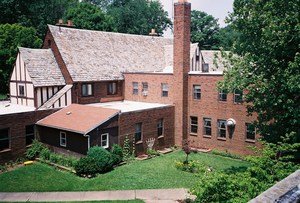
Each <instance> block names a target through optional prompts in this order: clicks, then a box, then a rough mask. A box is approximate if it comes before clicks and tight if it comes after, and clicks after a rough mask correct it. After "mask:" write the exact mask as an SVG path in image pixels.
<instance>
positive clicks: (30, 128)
mask: <svg viewBox="0 0 300 203" xmlns="http://www.w3.org/2000/svg"><path fill="white" fill-rule="evenodd" d="M25 137H26V146H27V145H30V144H32V141H33V140H34V125H27V126H26V134H25Z"/></svg>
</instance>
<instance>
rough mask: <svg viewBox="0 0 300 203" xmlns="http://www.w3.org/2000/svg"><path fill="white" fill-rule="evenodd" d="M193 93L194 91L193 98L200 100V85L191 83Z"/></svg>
mask: <svg viewBox="0 0 300 203" xmlns="http://www.w3.org/2000/svg"><path fill="white" fill-rule="evenodd" d="M193 93H194V99H195V100H200V99H201V86H200V85H193Z"/></svg>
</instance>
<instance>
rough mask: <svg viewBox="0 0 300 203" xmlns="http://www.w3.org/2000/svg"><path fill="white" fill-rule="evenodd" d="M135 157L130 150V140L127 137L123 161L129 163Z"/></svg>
mask: <svg viewBox="0 0 300 203" xmlns="http://www.w3.org/2000/svg"><path fill="white" fill-rule="evenodd" d="M132 157H133V153H132V150H131V148H130V140H129V138H128V136H127V135H126V137H125V140H124V144H123V161H129V160H131V159H132Z"/></svg>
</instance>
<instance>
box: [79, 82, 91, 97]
mask: <svg viewBox="0 0 300 203" xmlns="http://www.w3.org/2000/svg"><path fill="white" fill-rule="evenodd" d="M81 92H82V96H84V97H86V96H92V95H93V86H92V84H82V86H81Z"/></svg>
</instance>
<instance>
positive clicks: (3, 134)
mask: <svg viewBox="0 0 300 203" xmlns="http://www.w3.org/2000/svg"><path fill="white" fill-rule="evenodd" d="M6 149H9V129H8V128H4V129H0V151H3V150H6Z"/></svg>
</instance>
